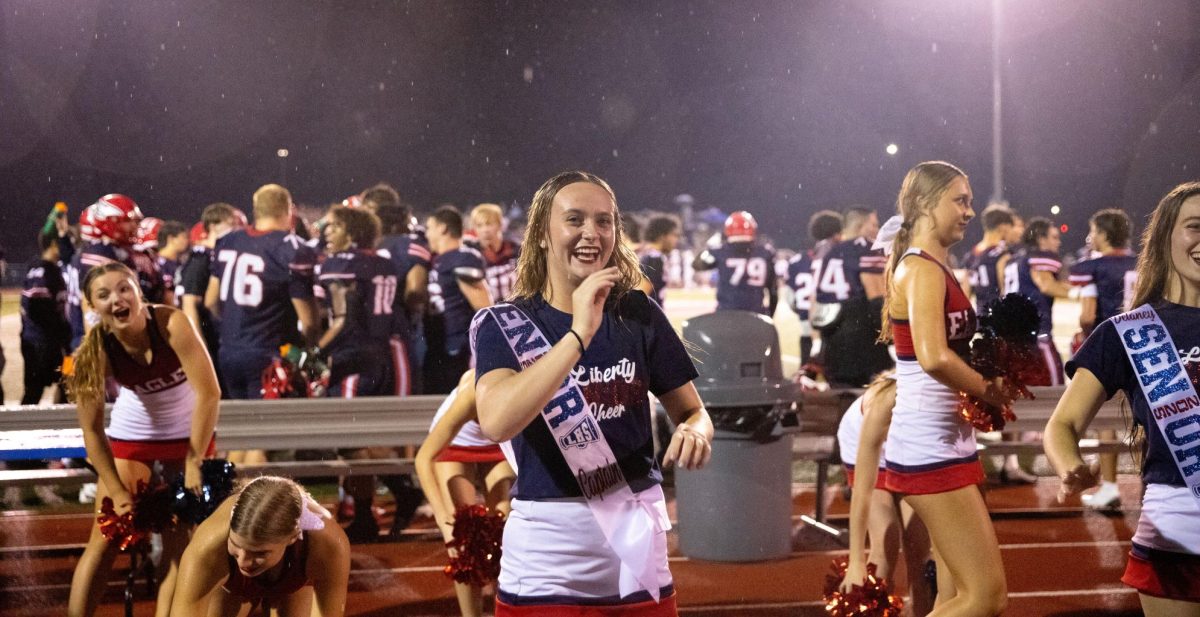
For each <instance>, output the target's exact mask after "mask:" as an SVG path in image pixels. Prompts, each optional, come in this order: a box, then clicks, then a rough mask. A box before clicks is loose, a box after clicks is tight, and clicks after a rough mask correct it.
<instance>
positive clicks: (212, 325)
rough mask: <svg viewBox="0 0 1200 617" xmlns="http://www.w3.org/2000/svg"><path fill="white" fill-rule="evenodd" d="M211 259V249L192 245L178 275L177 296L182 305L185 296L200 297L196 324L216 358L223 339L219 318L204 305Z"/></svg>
mask: <svg viewBox="0 0 1200 617" xmlns="http://www.w3.org/2000/svg"><path fill="white" fill-rule="evenodd" d="M211 259H212V250H211V249H209V248H207V247H205V246H202V245H199V244H197V245H195V246H193V247H192V252H191V254H190V255H189V256H188V260H187V262H186V263H184V264H183V267H182V268H180V269H179V272H178V274H177V275H176V284H175V296H176V298H177V301H178V302H179V303H180V304H181V305H182V304H183V297H184V296H198V297H199V299H200V302H199V303H198V304H197V306H196V310H197V312H199V313H200V323H198V324H196V326H197V327H198V328H200V335H201V336H203V337H204V344H205V345H206V346H207V347H208V352H209V355H211V356H213V358H214V359H215V358H216V355H217V349H218V348H219V345H220V340H221V339H220V332H218V330H217V320H216V319H213V316H212V313H210V312H209V311H208V308H207V307H205V306H204V293H205V291H207V289H208V277H209V266H210V260H211Z"/></svg>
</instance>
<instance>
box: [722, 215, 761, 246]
mask: <svg viewBox="0 0 1200 617" xmlns="http://www.w3.org/2000/svg"><path fill="white" fill-rule="evenodd" d="M757 234H758V223H757V222H755V220H754V215H752V214H750V213H749V212H746V211H745V210H738V211H737V212H734V213H733V214H730V215H729V218H727V219H725V241H726V242H754V236H756V235H757Z"/></svg>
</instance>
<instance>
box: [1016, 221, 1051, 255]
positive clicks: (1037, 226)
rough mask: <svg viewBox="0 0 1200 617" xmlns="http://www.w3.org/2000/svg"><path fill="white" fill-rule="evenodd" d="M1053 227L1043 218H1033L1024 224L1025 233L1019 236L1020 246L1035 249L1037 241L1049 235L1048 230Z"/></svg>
mask: <svg viewBox="0 0 1200 617" xmlns="http://www.w3.org/2000/svg"><path fill="white" fill-rule="evenodd" d="M1051 227H1054V223H1053V222H1052V221H1051V220H1050V219H1048V218H1046V217H1044V216H1035V217H1033V218H1031V219H1029V220H1028V221H1026V222H1025V233H1023V234H1021V244H1024V245H1026V246H1031V247H1033V248H1037V245H1038V240H1041V239H1042V238H1045V237H1046V236H1048V235H1050V228H1051Z"/></svg>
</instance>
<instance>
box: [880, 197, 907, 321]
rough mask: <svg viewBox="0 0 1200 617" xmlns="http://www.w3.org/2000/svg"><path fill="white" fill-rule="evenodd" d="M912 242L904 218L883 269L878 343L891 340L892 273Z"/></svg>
mask: <svg viewBox="0 0 1200 617" xmlns="http://www.w3.org/2000/svg"><path fill="white" fill-rule="evenodd" d="M911 244H912V221H910V220H907V219H905V220H904V222H902V223H900V230H899V231H897V232H896V237H895V238H893V239H892V253H891V255H888V262H887V268H886V269H885V270H884V271H883V282H884V292H883V308H882V309H881V310H880V312H879V339H878V342H880V343H884V344H887V343H891V342H892V317H891V311H892V299H894V298H895V297H896V294H895V293H894V290H893V289H892V287H893V280H892V275H893V274H895V273H896V266H899V265H900V260H901V259H903V258H904V254H905V253H906V252H908V247H909V245H911Z"/></svg>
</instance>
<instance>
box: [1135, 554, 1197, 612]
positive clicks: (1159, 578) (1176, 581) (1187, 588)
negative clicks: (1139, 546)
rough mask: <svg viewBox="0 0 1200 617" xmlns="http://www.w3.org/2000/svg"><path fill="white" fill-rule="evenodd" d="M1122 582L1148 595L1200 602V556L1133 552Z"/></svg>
mask: <svg viewBox="0 0 1200 617" xmlns="http://www.w3.org/2000/svg"><path fill="white" fill-rule="evenodd" d="M1121 582H1122V583H1125V584H1126V585H1129V586H1130V587H1133V588H1134V589H1136V590H1138V592H1139V593H1144V594H1146V595H1148V596H1154V597H1157V598H1166V599H1168V600H1185V601H1187V602H1200V555H1186V554H1183V553H1171V552H1166V551H1151V552H1150V554H1149V555H1148V558H1146V557H1140V556H1138V555H1135V554H1134V553H1133V552H1130V553H1129V562H1128V563H1126V564H1125V575H1124V576H1122V577H1121Z"/></svg>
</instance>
